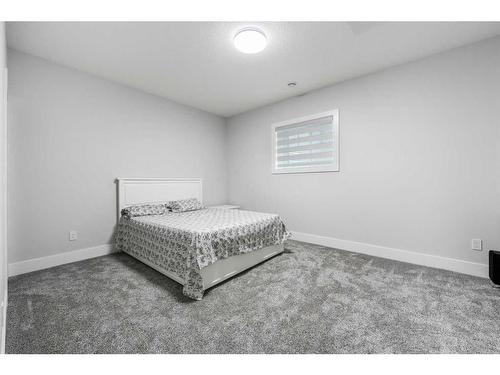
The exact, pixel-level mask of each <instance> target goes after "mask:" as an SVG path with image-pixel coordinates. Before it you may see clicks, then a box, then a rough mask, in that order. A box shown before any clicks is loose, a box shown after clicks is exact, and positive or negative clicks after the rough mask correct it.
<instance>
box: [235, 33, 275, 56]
mask: <svg viewBox="0 0 500 375" xmlns="http://www.w3.org/2000/svg"><path fill="white" fill-rule="evenodd" d="M233 43H234V46H235V47H236V49H237V50H238V51H240V52H243V53H250V54H253V53H258V52H260V51H262V50H263V49H264V48H266V46H267V38H266V34H264V33H263V32H262V31H261V30H259V29H257V28H255V27H246V28H244V29H241V30H240V31H238V32H237V33H236V35H235V36H234V39H233Z"/></svg>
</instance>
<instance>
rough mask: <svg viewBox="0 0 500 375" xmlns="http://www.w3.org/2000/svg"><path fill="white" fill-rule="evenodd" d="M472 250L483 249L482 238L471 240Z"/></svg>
mask: <svg viewBox="0 0 500 375" xmlns="http://www.w3.org/2000/svg"><path fill="white" fill-rule="evenodd" d="M472 250H478V251H481V250H483V240H480V239H473V240H472Z"/></svg>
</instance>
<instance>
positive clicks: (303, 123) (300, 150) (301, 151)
mask: <svg viewBox="0 0 500 375" xmlns="http://www.w3.org/2000/svg"><path fill="white" fill-rule="evenodd" d="M272 130H273V132H272V142H273V154H272V155H273V173H304V172H328V171H338V170H339V168H338V167H339V165H338V164H339V163H338V155H339V152H338V151H339V147H338V145H339V139H338V133H339V132H338V110H334V111H329V112H326V113H321V114H317V115H312V116H307V117H303V118H300V119H295V120H290V121H285V122H281V123H278V124H274V125H273V126H272Z"/></svg>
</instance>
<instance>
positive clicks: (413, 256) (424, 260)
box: [292, 231, 488, 277]
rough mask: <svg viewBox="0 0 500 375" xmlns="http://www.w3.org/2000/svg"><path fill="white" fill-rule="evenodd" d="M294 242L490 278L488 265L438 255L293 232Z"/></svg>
mask: <svg viewBox="0 0 500 375" xmlns="http://www.w3.org/2000/svg"><path fill="white" fill-rule="evenodd" d="M292 240H297V241H302V242H309V243H312V244H316V245H321V246H327V247H333V248H335V249H340V250H347V251H352V252H355V253H361V254H367V255H373V256H377V257H381V258H387V259H392V260H397V261H400V262H406V263H413V264H418V265H421V266H427V267H433V268H441V269H445V270H449V271H455V272H459V273H464V274H467V275H472V276H479V277H488V265H487V264H482V263H474V262H468V261H465V260H459V259H453V258H445V257H440V256H437V255H430V254H425V253H417V252H415V251H408V250H401V249H394V248H390V247H384V246H378V245H371V244H367V243H362V242H354V241H347V240H340V239H337V238H332V237H324V236H317V235H315V234H308V233H301V232H293V231H292Z"/></svg>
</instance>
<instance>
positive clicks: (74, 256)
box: [8, 244, 115, 276]
mask: <svg viewBox="0 0 500 375" xmlns="http://www.w3.org/2000/svg"><path fill="white" fill-rule="evenodd" d="M114 251H115V250H114V247H113V245H112V244H106V245H100V246H95V247H88V248H86V249H80V250H75V251H69V252H67V253H59V254H55V255H49V256H46V257H41V258H34V259H29V260H25V261H22V262H16V263H10V264H9V268H8V269H9V276H16V275H20V274H23V273H28V272H33V271H38V270H43V269H45V268H50V267H54V266H59V265H61V264H66V263H72V262H77V261H79V260H85V259H89V258H95V257H99V256H102V255H108V254H111V253H113V252H114Z"/></svg>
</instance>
